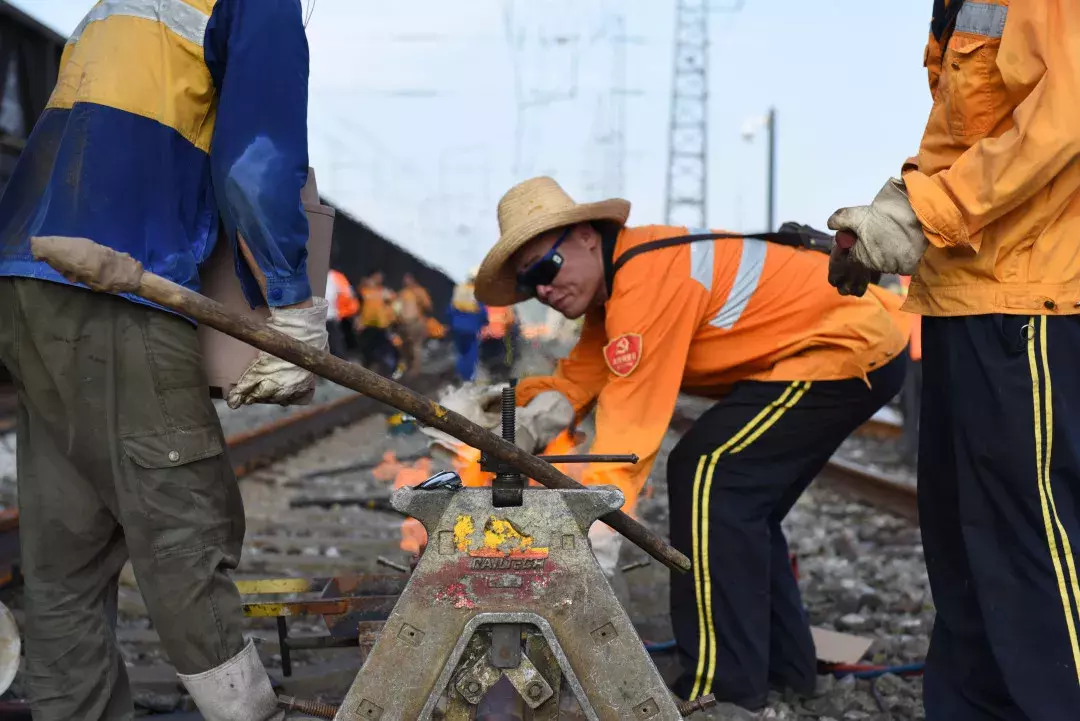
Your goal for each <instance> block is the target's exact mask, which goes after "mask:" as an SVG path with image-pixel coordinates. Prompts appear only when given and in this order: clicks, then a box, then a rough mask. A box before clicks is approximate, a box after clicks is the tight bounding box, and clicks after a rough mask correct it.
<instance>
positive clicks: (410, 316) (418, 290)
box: [398, 285, 431, 320]
mask: <svg viewBox="0 0 1080 721" xmlns="http://www.w3.org/2000/svg"><path fill="white" fill-rule="evenodd" d="M398 300H399V301H401V318H402V320H421V319H423V318H424V316H426V315H427V314H428V313H430V312H431V296H430V295H429V294H428V292H427V290H425V289H424V288H422V287H421V286H419V285H415V286H405V287H404V288H402V289H401V290H400V291H398Z"/></svg>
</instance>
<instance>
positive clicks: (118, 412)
mask: <svg viewBox="0 0 1080 721" xmlns="http://www.w3.org/2000/svg"><path fill="white" fill-rule="evenodd" d="M0 361H2V362H3V364H4V365H5V366H7V368H8V370H10V371H11V373H12V375H13V376H14V378H15V384H16V386H17V388H18V391H19V418H18V426H17V434H18V475H19V516H20V541H21V544H22V564H23V573H24V575H25V577H26V588H25V599H26V604H25V606H26V624H25V628H23V629H22V630H23V635H24V641H25V647H26V683H27V688H28V690H29V693H30V695H31V701H32V709H33V714H34V719H35V720H36V721H97V720H98V719H108V720H109V721H112V720H113V719H129V718H131V717H132V714H133V709H132V700H131V693H130V690H129V688H128V679H127V673H126V671H125V668H124V661H123V659H122V658H121V656H120V652H119V649H118V648H117V644H116V640H115V632H114V629H115V625H116V605H117V580H118V576H119V573H120V569H121V567H122V566H123V564H124V562H125V560H127V559H128V558H129V557H130V558H131V562H132V566H133V568H134V570H135V576H136V579H137V580H138V583H139V587H140V590H141V591H142V594H143V598H144V599H145V601H146V606H147V609H148V610H149V612H150V616H151V619H152V620H153V623H154V627H155V628H156V630H157V631H158V633H159V634H160V636H161V640H162V643H163V645H164V647H165V650H166V652H167V653H168V656H169V659H170V660H171V662H172V663H173V665H175V666H176V669H177V671H179V672H180V673H183V674H194V673H201V672H203V671H207V670H209V669H211V668H214V667H216V666H219V665H220V664H222V663H223V662H225V661H226V660H228V659H230V658H232V657H233V656H235V655H236V654H238V653H239V652H240V651H241V650H243V648H244V639H243V636H242V632H241V622H242V611H241V607H240V598H239V595H238V593H237V591H236V587H235V586H234V585H233V583H232V582H231V581H230V579H229V576H228V574H227V572H228V571H230V570H231V569H234V568H235V567H236V565H237V563H238V562H239V558H240V549H241V546H242V543H243V537H244V509H243V503H242V501H241V498H240V492H239V488H238V486H237V482H236V477H235V476H234V475H233V472H232V469H231V467H230V465H229V462H228V458H227V456H226V454H225V447H224V440H223V438H222V433H221V425H220V423H219V422H218V418H217V414H216V413H215V411H214V408H213V405H212V404H211V402H210V399H209V396H208V394H207V384H206V378H205V376H204V373H203V370H202V362H201V352H200V349H199V344H198V341H197V340H196V335H195V328H194V327H193V326H192V325H191V324H190V323H188V322H187V321H185V320H183V319H181V318H178V317H176V316H173V315H171V314H169V313H166V312H164V311H159V310H154V309H152V308H148V307H145V306H141V305H137V304H135V303H131V302H129V301H126V300H124V299H121V298H117V297H112V296H106V295H99V294H95V293H91V292H89V291H86V290H82V289H79V288H73V287H68V286H64V285H59V284H55V283H50V282H47V281H39V280H32V279H25V278H0Z"/></svg>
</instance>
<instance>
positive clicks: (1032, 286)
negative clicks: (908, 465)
mask: <svg viewBox="0 0 1080 721" xmlns="http://www.w3.org/2000/svg"><path fill="white" fill-rule="evenodd" d="M928 4H929V3H928ZM924 57H925V62H924V65H925V66H926V69H927V72H928V76H929V78H928V79H929V84H930V93H931V96H932V98H933V106H932V109H931V111H930V117H929V120H928V122H927V125H926V129H925V132H924V135H923V138H922V143H921V145H920V147H919V152H918V155H916V156H915V157H913V158H910V159H909V160H908V161H907V162H906V163H904V165H903V167H902V168H901V179H899V180H897V179H892V180H890V181H889V182H888V183H887V184H886V185H885V187H884V188H883V189H882V190H881V192H880V193H879V194H878V196H877V197H876V198H875V199H874V201H873V202H872V203H871V204H870V205H869V206H860V207H854V208H844V209H841V210H839V211H837V213H836V214H835V215H834V216H833V217H832V218H831V219H830V223H829V225H830V227H831V228H833V229H834V230H842V231H850V233H851V234H852V236H854V237H851V236H849V239H850V240H855V245H854V247H853V248H852V249H851V250H850V251H849V252H848V253H846V254H841V253H837V256H836V258H835V259H834V262H833V263H832V268H831V269H830V275H831V279H832V282H834V283H835V284H836V285H837V286H838V287H839V288H840V289H841V290H842V292H858V291H859V290H860V288H861V285H862V282H861V280H860V278H859V276H860V274H861V273H862V272H864V271H865V270H866V269H876V270H881V271H886V272H897V273H905V274H907V273H914V278H913V280H912V282H911V288H910V291H909V294H908V299H907V302H906V304H905V309H906V310H910V311H912V312H915V313H918V314H920V315H922V316H924V318H923V323H922V366H923V368H922V371H923V399H922V423H921V428H920V431H921V439H920V449H919V505H920V509H919V510H920V523H921V525H922V535H923V543H924V547H925V551H926V565H927V569H928V570H929V574H930V584H931V587H932V590H933V594H934V604H935V606H936V608H937V619H936V622H935V625H934V632H933V635H932V638H931V643H930V655H929V658H928V659H927V670H926V683H925V704H926V717H927V720H928V721H946V720H948V721H968V720H969V719H980V720H981V719H1010V720H1012V719H1025V720H1030V721H1041V720H1042V719H1055V720H1056V719H1074V718H1080V573H1078V569H1080V559H1078V558H1077V555H1076V549H1078V548H1080V416H1078V413H1080V410H1078V408H1080V373H1078V371H1077V360H1076V359H1077V358H1078V357H1080V251H1078V244H1077V236H1078V234H1080V122H1077V116H1078V113H1080V7H1078V6H1077V4H1076V2H1075V1H1074V0H1041V2H1012V3H1009V2H1008V1H1007V0H984V1H983V2H960V1H959V0H952V2H949V3H947V4H946V3H945V2H943V0H939V1H938V2H936V3H935V4H934V7H933V19H932V23H931V33H930V37H929V40H928V43H927V46H926V51H925V56H924Z"/></svg>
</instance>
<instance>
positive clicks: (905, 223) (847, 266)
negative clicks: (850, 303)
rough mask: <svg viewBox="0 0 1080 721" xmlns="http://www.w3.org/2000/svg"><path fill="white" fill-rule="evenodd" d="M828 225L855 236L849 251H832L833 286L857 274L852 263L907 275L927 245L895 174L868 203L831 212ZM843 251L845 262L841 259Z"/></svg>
mask: <svg viewBox="0 0 1080 721" xmlns="http://www.w3.org/2000/svg"><path fill="white" fill-rule="evenodd" d="M829 228H830V229H832V230H837V231H841V230H846V231H848V232H850V233H852V234H853V235H854V236H855V237H856V241H855V245H854V247H852V248H851V250H850V251H844V250H843V249H840V251H841V252H840V253H839V254H838V253H836V252H834V253H833V256H832V260H831V261H830V264H829V265H830V268H829V276H830V277H829V282H830V283H832V285H834V286H836V287H837V288H840V287H841V284H842V283H843V280H844V279H848V278H851V277H852V276H855V275H857V273H856V271H855V267H854V266H855V265H859V266H862V267H863V268H867V269H869V270H876V271H879V272H881V273H895V274H898V275H911V274H912V273H914V272H915V269H916V267H918V265H919V259H920V258H921V257H922V254H923V252H924V251H925V250H926V246H927V245H928V242H927V240H926V235H925V234H924V233H923V229H922V224H921V223H919V219H918V218H917V217H916V216H915V211H914V210H913V209H912V207H911V202H910V201H909V200H908V196H907V189H906V188H905V187H904V181H902V180H897V179H896V178H890V179H889V181H888V182H887V183H885V185H884V186H883V187H882V188H881V190H880V191H879V192H878V194H877V196H875V197H874V200H873V202H871V203H870V205H861V206H857V207H854V208H841V209H840V210H838V211H836V212H835V213H833V214H832V217H830V218H829ZM845 254H846V255H847V256H848V257H847V258H846V261H849V262H843V261H844V260H845V259H843V258H842V255H845ZM834 266H835V268H834ZM834 279H835V280H836V281H837V282H834ZM860 282H861V281H859V280H858V279H857V278H856V279H854V280H852V281H850V285H851V286H853V287H856V288H857V287H858V285H859V283H860ZM864 290H865V286H864ZM856 295H862V293H856Z"/></svg>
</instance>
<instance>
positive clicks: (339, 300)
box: [330, 269, 360, 320]
mask: <svg viewBox="0 0 1080 721" xmlns="http://www.w3.org/2000/svg"><path fill="white" fill-rule="evenodd" d="M330 282H332V283H333V284H334V288H335V289H336V290H337V294H336V295H335V296H334V299H335V302H336V304H337V313H338V319H339V320H348V319H349V318H352V317H353V316H354V315H356V314H357V313H359V312H360V300H359V299H358V298H357V297H356V292H355V291H354V290H353V289H352V285H350V284H349V279H348V278H346V277H345V274H344V273H342V272H341V271H340V270H334V269H331V270H330Z"/></svg>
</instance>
